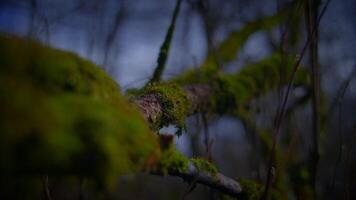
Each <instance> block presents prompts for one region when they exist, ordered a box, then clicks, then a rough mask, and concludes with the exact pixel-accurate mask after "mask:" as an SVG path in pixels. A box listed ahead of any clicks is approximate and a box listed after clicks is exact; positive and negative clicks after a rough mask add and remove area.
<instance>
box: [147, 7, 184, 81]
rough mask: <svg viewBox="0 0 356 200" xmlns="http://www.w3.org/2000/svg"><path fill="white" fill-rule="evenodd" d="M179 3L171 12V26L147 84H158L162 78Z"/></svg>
mask: <svg viewBox="0 0 356 200" xmlns="http://www.w3.org/2000/svg"><path fill="white" fill-rule="evenodd" d="M181 2H182V0H177V3H176V6H175V8H174V11H173V17H172V21H171V24H170V25H169V28H168V30H167V34H166V37H165V39H164V41H163V44H162V46H161V49H160V51H159V55H158V59H157V66H156V69H155V70H154V72H153V75H152V78H151V80H150V81H149V82H148V83H154V82H159V81H160V80H161V77H162V74H163V71H164V68H165V65H166V62H167V57H168V52H169V48H170V45H171V41H172V38H173V33H174V28H175V24H176V19H177V16H178V13H179V9H180V4H181Z"/></svg>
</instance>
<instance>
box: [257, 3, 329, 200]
mask: <svg viewBox="0 0 356 200" xmlns="http://www.w3.org/2000/svg"><path fill="white" fill-rule="evenodd" d="M330 1H331V0H328V1H327V2H326V4H325V6H324V7H323V10H322V11H321V13H320V15H319V17H318V19H317V22H316V24H315V26H314V27H313V30H312V34H311V35H309V36H308V39H307V41H306V42H305V44H304V47H303V48H302V51H301V53H300V55H299V57H298V58H297V60H296V62H295V64H294V66H293V72H292V76H291V78H290V81H289V83H288V87H287V91H286V94H285V97H284V99H283V102H282V106H281V109H280V112H279V113H277V120H276V125H275V126H276V127H275V134H274V136H273V143H272V150H271V156H270V160H269V164H268V170H267V179H266V183H265V190H264V193H263V196H262V199H264V200H265V199H267V196H268V191H269V188H270V186H271V182H272V168H273V162H274V154H275V151H276V143H277V137H278V135H279V132H280V127H281V122H282V119H283V116H284V112H285V109H286V105H287V101H288V98H289V94H290V91H291V88H292V85H293V82H294V79H295V76H296V72H297V70H298V68H299V66H300V63H301V61H302V59H303V57H304V54H305V52H306V50H307V47H308V46H309V44H310V42H311V41H312V40H313V39H314V37H313V36H314V35H315V31H316V27H318V26H319V24H320V21H321V19H322V17H323V15H324V13H325V11H326V8H327V7H328V5H329V3H330Z"/></svg>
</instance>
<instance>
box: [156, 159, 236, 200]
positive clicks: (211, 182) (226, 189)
mask: <svg viewBox="0 0 356 200" xmlns="http://www.w3.org/2000/svg"><path fill="white" fill-rule="evenodd" d="M152 174H154V175H160V176H161V175H163V174H162V173H157V172H153V173H152ZM168 175H170V176H176V177H180V178H182V179H184V180H185V181H189V182H191V181H195V182H196V183H199V184H202V185H206V186H208V187H211V188H214V189H216V190H219V191H220V192H223V193H226V194H228V195H230V196H233V197H240V196H241V195H242V190H243V189H242V187H241V185H240V183H238V182H237V181H235V180H233V179H232V178H229V177H227V176H224V175H222V174H220V173H218V174H215V175H212V174H209V173H206V172H201V171H199V170H198V169H197V168H196V167H195V166H194V164H193V163H192V162H189V166H188V170H187V171H186V172H178V171H168Z"/></svg>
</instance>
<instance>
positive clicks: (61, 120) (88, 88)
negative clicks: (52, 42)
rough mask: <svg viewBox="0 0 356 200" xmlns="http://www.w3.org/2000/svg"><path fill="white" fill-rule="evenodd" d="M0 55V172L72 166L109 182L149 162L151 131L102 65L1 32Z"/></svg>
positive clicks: (152, 157) (65, 171) (154, 147)
mask: <svg viewBox="0 0 356 200" xmlns="http://www.w3.org/2000/svg"><path fill="white" fill-rule="evenodd" d="M0 55H1V59H0V105H1V106H0V113H1V116H0V132H1V134H0V172H1V175H2V176H7V175H13V174H16V175H21V174H27V175H31V174H32V175H33V174H62V175H69V174H76V175H82V176H89V177H93V178H95V179H98V180H99V181H100V182H102V183H112V182H113V181H115V180H116V177H117V176H118V175H120V174H123V173H129V172H133V171H138V170H143V169H145V168H146V169H147V168H149V167H150V166H151V165H155V162H156V160H158V159H159V155H160V153H159V145H158V141H157V138H156V136H155V134H153V133H151V131H150V130H149V128H148V126H147V124H146V123H145V121H144V119H143V118H142V116H141V114H140V113H139V112H138V110H137V109H135V108H134V107H132V106H130V105H129V103H128V102H127V101H126V100H125V99H124V98H123V97H122V96H121V94H120V90H119V87H118V85H117V84H116V83H115V82H114V81H113V80H112V79H111V78H110V77H109V76H108V75H107V74H106V73H105V72H104V71H102V70H101V69H99V68H97V67H96V66H95V65H94V64H92V63H91V62H88V61H85V60H83V59H81V58H79V57H78V56H76V55H74V54H71V53H67V52H64V51H60V50H53V49H50V48H47V47H44V46H41V45H39V44H37V43H34V42H29V41H25V40H23V39H20V38H16V37H10V36H4V35H1V37H0Z"/></svg>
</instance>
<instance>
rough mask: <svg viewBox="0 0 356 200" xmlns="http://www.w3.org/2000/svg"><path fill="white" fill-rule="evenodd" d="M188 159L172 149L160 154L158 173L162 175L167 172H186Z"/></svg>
mask: <svg viewBox="0 0 356 200" xmlns="http://www.w3.org/2000/svg"><path fill="white" fill-rule="evenodd" d="M188 166H189V159H188V158H186V157H185V156H184V155H183V154H182V153H180V152H179V151H177V150H176V149H174V148H173V147H171V148H169V149H168V150H166V151H164V152H163V153H162V157H161V160H160V164H159V171H160V172H161V173H163V174H168V172H178V173H184V172H186V171H187V170H188Z"/></svg>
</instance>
